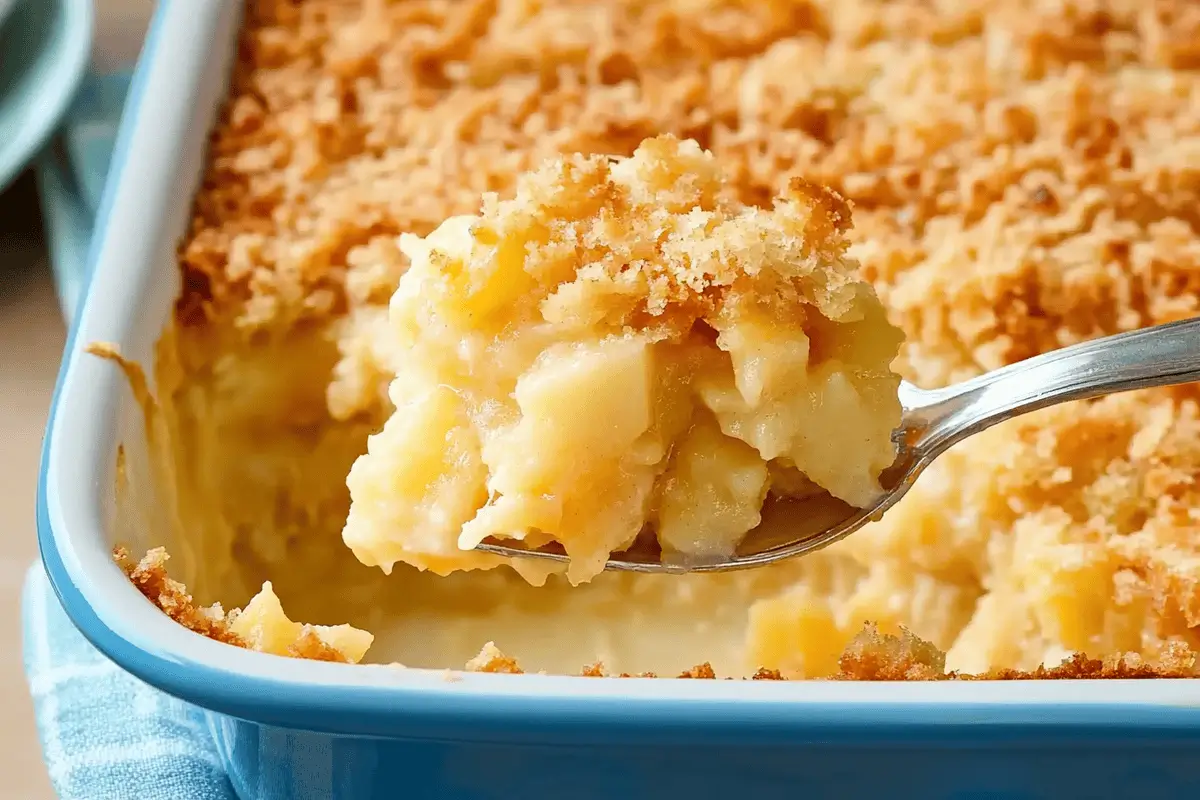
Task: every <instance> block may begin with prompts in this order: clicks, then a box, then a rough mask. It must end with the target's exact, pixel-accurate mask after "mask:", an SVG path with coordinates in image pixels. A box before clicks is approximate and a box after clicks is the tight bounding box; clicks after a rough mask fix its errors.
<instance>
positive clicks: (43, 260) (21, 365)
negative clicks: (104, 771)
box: [0, 175, 65, 800]
mask: <svg viewBox="0 0 1200 800" xmlns="http://www.w3.org/2000/svg"><path fill="white" fill-rule="evenodd" d="M64 336H65V332H64V328H63V321H62V317H61V316H60V314H59V309H58V301H57V299H56V298H55V295H54V287H53V283H52V281H51V278H50V266H49V262H48V260H47V256H46V248H45V245H44V243H43V241H42V232H41V222H40V220H39V212H38V205H37V196H36V192H35V187H34V182H33V180H32V179H31V177H30V176H29V175H26V176H24V177H23V178H22V179H21V180H19V181H17V183H16V184H14V185H13V186H12V187H11V188H10V189H8V191H6V192H4V193H3V194H0V442H3V445H2V446H0V454H2V455H3V457H2V458H0V536H2V537H4V538H3V542H4V546H3V547H2V548H0V708H3V709H4V713H3V720H4V724H3V725H0V798H5V799H6V800H7V798H13V800H43V798H47V799H48V798H53V797H54V793H53V791H51V789H50V781H49V779H48V778H47V777H46V769H45V767H44V766H43V765H42V752H41V748H40V746H39V745H38V740H37V735H36V733H35V731H34V726H33V704H32V702H31V701H30V699H29V691H28V688H27V686H26V684H25V675H24V672H23V670H22V667H21V620H20V597H21V583H22V581H23V580H24V577H25V571H26V570H27V569H28V568H29V565H30V564H31V563H33V560H34V559H35V558H36V557H37V542H36V538H35V536H36V534H35V531H34V492H35V489H36V485H37V470H38V457H39V450H40V448H41V443H42V432H43V427H44V426H45V423H46V411H47V409H48V406H49V403H50V394H51V391H52V390H53V388H54V379H55V376H56V374H57V372H58V364H59V360H60V358H61V356H62V348H63V341H64Z"/></svg>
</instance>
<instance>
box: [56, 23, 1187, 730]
mask: <svg viewBox="0 0 1200 800" xmlns="http://www.w3.org/2000/svg"><path fill="white" fill-rule="evenodd" d="M168 6H170V3H163V4H160V6H159V8H158V10H157V11H156V13H155V17H154V20H153V21H152V23H151V26H150V30H149V33H148V36H147V41H146V45H145V48H144V50H143V55H142V58H141V59H140V60H139V63H138V67H137V70H136V72H135V74H134V78H133V83H132V86H131V90H130V99H129V106H128V107H129V109H130V110H131V111H130V113H127V114H125V115H124V117H123V119H122V122H121V126H120V131H119V133H118V136H117V141H116V146H115V149H114V154H113V161H112V164H113V166H112V171H111V175H110V180H109V181H108V182H107V185H106V187H105V190H104V195H103V198H102V201H101V205H100V209H99V212H98V214H97V225H96V228H95V230H97V231H103V230H104V229H105V227H106V226H107V224H108V221H109V218H110V215H111V211H112V204H113V197H114V195H115V190H114V187H115V186H116V185H117V184H118V183H119V182H120V176H121V173H122V172H123V171H124V169H125V165H126V163H127V161H128V159H129V155H130V140H131V138H132V129H133V122H132V121H133V120H134V119H136V117H137V116H138V109H139V107H140V106H141V105H142V103H143V101H144V90H145V84H146V74H147V72H148V66H147V65H148V64H149V63H151V61H152V60H153V56H154V53H155V51H156V49H157V47H158V46H159V44H160V33H161V24H160V23H161V21H162V18H163V17H164V16H165V13H166V8H167V7H168ZM101 239H102V237H101V236H94V237H93V239H92V243H91V245H90V247H89V252H88V270H87V277H86V278H85V285H84V292H85V294H86V293H87V292H88V291H89V290H90V284H91V280H92V274H93V272H94V270H93V267H94V265H95V262H96V259H97V255H98V251H99V248H98V243H99V242H100V241H101ZM84 306H85V303H83V302H80V303H79V305H78V308H77V310H76V316H75V320H74V322H75V323H76V324H73V325H72V326H71V330H70V332H69V333H68V341H67V345H66V355H65V357H64V359H63V364H62V367H61V368H60V371H59V375H58V381H57V384H56V386H55V390H54V397H53V402H52V405H51V409H50V418H49V420H48V423H47V435H46V437H45V440H44V442H43V447H42V457H41V466H40V470H39V476H38V494H37V524H38V543H39V548H40V550H41V555H42V560H43V563H44V565H45V567H46V571H47V574H48V576H49V578H50V583H51V585H52V587H53V588H54V591H55V593H56V594H57V596H58V598H59V600H60V602H62V604H63V607H64V609H65V611H66V612H67V615H68V616H69V617H70V619H71V620H72V622H73V623H74V624H75V625H76V626H77V627H78V628H79V629H80V631H81V632H82V633H83V635H84V636H85V637H86V638H87V639H88V640H89V641H90V642H91V643H92V644H93V645H95V646H96V647H97V648H98V649H99V650H100V651H101V652H103V653H104V654H105V655H107V656H108V657H109V658H111V659H112V660H113V661H114V662H116V663H117V664H118V665H120V666H121V667H122V668H124V669H126V670H127V671H129V672H130V673H132V674H133V675H135V676H137V677H138V678H140V679H142V680H144V681H146V682H147V683H149V684H151V685H153V686H155V687H157V688H158V689H160V690H162V691H165V692H167V693H168V694H171V695H174V696H176V697H179V698H181V699H183V700H185V701H188V702H190V703H193V704H195V705H197V706H200V707H202V708H205V709H208V710H211V711H215V712H218V713H222V714H227V715H230V716H234V717H238V718H241V719H246V720H251V721H254V722H258V723H262V724H269V725H279V726H282V727H287V728H297V729H303V730H309V731H315V732H325V733H334V734H345V735H361V736H380V737H385V738H409V739H420V740H443V741H458V742H464V741H472V742H503V743H508V744H512V743H517V742H531V743H533V742H536V743H543V744H545V743H552V744H560V745H568V744H576V745H578V744H586V743H592V744H602V745H617V746H635V745H643V744H657V745H660V746H661V745H666V744H671V745H687V744H697V745H715V744H724V745H727V746H738V747H770V746H784V745H798V744H823V745H839V746H860V747H869V746H879V745H880V744H886V745H890V746H916V745H923V746H930V745H932V746H937V747H944V748H964V747H979V746H988V747H1013V748H1022V749H1027V748H1028V747H1030V746H1031V745H1033V744H1036V745H1037V746H1038V747H1078V746H1080V745H1083V744H1086V745H1087V746H1092V747H1095V746H1113V747H1117V746H1120V747H1122V748H1128V747H1129V746H1131V745H1139V746H1159V747H1160V746H1162V745H1163V744H1164V741H1170V742H1176V743H1184V742H1186V743H1189V744H1190V743H1195V742H1200V707H1193V706H1183V705H1169V704H1159V703H1144V704H1143V703H1118V702H1047V703H1041V702H1037V703H1035V702H1013V703H986V702H977V701H975V702H965V703H958V704H954V703H946V702H936V703H920V702H903V703H879V704H869V703H847V702H828V701H821V702H812V701H807V700H805V701H792V700H786V699H781V700H780V701H779V702H770V703H762V702H754V703H742V702H739V701H736V700H729V699H727V698H722V699H695V698H670V697H663V698H656V697H644V696H639V697H626V696H621V695H603V696H597V695H588V694H586V693H581V694H580V695H578V696H562V695H556V696H546V697H543V696H539V695H538V694H537V693H536V691H533V690H532V689H533V688H534V687H536V683H532V681H536V680H537V677H536V676H525V677H514V676H479V677H481V678H489V679H493V678H494V679H497V680H518V681H520V680H529V681H531V683H530V684H529V686H530V687H531V691H530V692H529V693H513V694H496V695H481V694H478V693H461V692H455V691H454V690H453V685H452V684H446V686H445V687H444V688H436V687H435V688H433V689H431V688H429V687H428V686H421V687H414V686H408V685H403V684H400V685H351V684H341V685H337V684H335V685H324V684H322V685H305V684H304V683H299V682H287V681H276V680H271V679H269V678H264V677H260V676H256V675H245V674H241V673H239V672H237V671H236V670H234V669H232V668H226V667H223V666H213V665H210V664H204V663H197V662H195V661H192V660H190V659H188V658H186V657H182V656H180V654H178V653H175V652H172V651H171V650H170V649H168V648H166V647H164V646H160V645H157V644H155V643H154V642H149V643H147V644H146V645H145V646H139V645H136V644H134V643H133V642H131V641H130V640H128V639H126V638H125V637H123V636H122V635H121V634H120V633H118V632H117V631H116V630H114V629H113V627H111V625H110V623H109V622H108V621H107V620H106V619H105V617H104V615H103V614H101V613H100V612H98V611H97V609H95V608H93V607H92V606H91V605H90V603H89V601H88V598H87V596H86V594H85V591H84V590H83V589H81V588H80V587H79V586H77V585H75V583H74V582H73V580H72V578H71V575H70V573H69V571H68V569H67V567H66V565H65V563H64V559H63V555H62V552H61V551H60V550H59V542H58V540H57V538H56V536H55V535H54V532H53V530H52V528H51V521H50V514H49V506H48V503H47V488H46V487H47V479H48V473H49V453H50V451H51V447H50V444H51V437H52V436H53V431H54V422H55V418H56V415H57V412H58V409H59V400H60V393H61V391H62V387H63V382H64V376H65V375H66V374H67V373H68V371H69V370H70V368H71V363H72V361H73V354H74V353H75V348H74V344H75V339H76V335H77V330H78V324H77V323H78V320H79V317H80V316H81V315H82V313H83V309H84ZM107 613H109V614H111V613H112V611H111V610H109V612H107ZM164 620H165V617H164ZM172 624H173V623H172ZM206 644H207V645H211V646H212V647H214V648H220V647H228V646H227V645H221V644H218V643H216V642H211V641H210V642H207V643H206ZM234 656H240V657H261V658H269V657H268V656H262V655H261V654H255V653H248V652H244V651H239V652H237V653H236V654H235V653H231V654H230V658H229V662H230V663H234V664H236V662H237V658H236V657H234ZM316 667H329V668H334V667H336V665H315V666H314V668H316ZM352 669H366V667H357V668H352ZM570 680H578V681H581V682H587V683H589V684H590V683H594V682H595V679H594V678H575V679H570ZM628 680H633V681H636V680H637V679H628ZM764 683H765V682H764ZM975 685H976V686H978V684H975ZM581 686H582V684H581ZM961 686H963V687H964V688H965V686H966V685H961ZM760 688H762V685H761V684H760ZM1123 752H1124V750H1123Z"/></svg>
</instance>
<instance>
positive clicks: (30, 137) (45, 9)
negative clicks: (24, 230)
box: [0, 0, 92, 191]
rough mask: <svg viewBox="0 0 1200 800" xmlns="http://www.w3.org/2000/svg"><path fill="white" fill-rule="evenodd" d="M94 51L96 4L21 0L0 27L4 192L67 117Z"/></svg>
mask: <svg viewBox="0 0 1200 800" xmlns="http://www.w3.org/2000/svg"><path fill="white" fill-rule="evenodd" d="M4 3H5V0H0V6H3V5H4ZM91 48H92V2H91V0H17V4H16V7H15V8H14V9H13V10H12V12H11V14H10V15H9V16H8V18H7V19H6V20H5V21H4V24H3V26H2V27H0V191H3V190H4V189H5V187H7V186H8V184H9V183H11V182H12V180H13V178H15V177H16V176H17V174H18V173H19V172H20V171H21V170H22V169H23V168H24V167H25V165H26V164H28V163H29V161H30V160H31V159H32V158H33V157H34V155H35V154H36V153H37V152H38V150H39V149H41V147H42V145H44V144H45V143H46V140H47V139H48V138H49V137H50V134H51V133H52V132H53V131H54V128H55V127H56V126H57V125H58V123H59V121H60V120H61V119H62V116H63V114H64V113H66V110H67V106H68V105H69V104H70V102H71V98H72V97H73V96H74V95H75V90H76V89H77V88H78V87H79V81H80V80H81V79H82V78H83V73H84V70H85V69H86V68H87V64H88V59H89V56H90V55H91Z"/></svg>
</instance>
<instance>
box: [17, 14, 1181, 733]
mask: <svg viewBox="0 0 1200 800" xmlns="http://www.w3.org/2000/svg"><path fill="white" fill-rule="evenodd" d="M239 13H240V3H239V2H235V0H220V2H216V1H214V2H213V3H205V4H201V5H199V6H198V5H197V4H194V3H190V2H183V3H181V2H171V1H170V0H166V1H165V2H163V3H161V4H160V5H159V8H158V11H157V12H156V14H155V18H154V21H153V23H152V25H151V29H150V33H149V35H148V38H147V43H146V45H145V48H144V50H143V53H142V57H141V59H140V61H139V65H138V69H137V72H136V75H135V78H134V81H133V86H132V90H131V93H130V101H129V104H128V106H127V111H126V114H125V117H124V119H123V121H122V125H121V131H120V135H119V137H118V140H117V148H116V152H115V154H114V157H113V167H112V174H111V176H110V180H109V181H108V185H107V186H106V188H105V193H104V198H103V201H102V204H101V208H100V212H99V217H98V224H97V226H96V230H97V234H96V236H95V239H94V241H93V242H92V247H91V251H90V253H89V258H88V263H89V273H90V275H89V280H88V289H87V293H86V297H85V298H84V300H83V302H82V303H81V304H80V310H79V313H78V316H77V318H76V320H75V324H74V325H73V326H72V330H71V333H70V335H69V339H68V344H67V348H66V353H65V356H64V360H63V366H62V369H61V371H60V374H59V379H58V385H57V387H56V389H55V394H54V401H53V407H52V409H51V412H50V420H49V423H48V427H47V435H46V439H45V442H44V444H43V452H42V463H41V474H40V478H39V485H38V497H37V519H38V539H39V545H40V548H41V553H42V558H43V561H44V563H45V566H46V570H47V572H48V574H49V577H50V581H51V584H52V585H53V586H54V589H55V591H56V593H57V594H58V596H59V598H60V599H61V601H62V603H63V605H64V607H65V609H66V611H67V614H68V615H69V616H70V618H71V619H72V620H73V621H74V623H75V624H76V625H77V626H78V627H79V628H80V630H81V631H82V632H83V634H84V635H85V636H86V637H87V638H88V639H89V640H90V641H91V642H92V643H93V644H94V645H95V646H96V647H98V648H99V649H100V650H101V651H102V652H104V653H105V654H106V655H107V656H109V657H110V658H112V659H113V660H114V661H115V662H116V663H118V664H119V665H121V666H122V667H123V668H125V669H127V670H128V671H130V672H131V673H133V674H135V675H137V676H138V677H139V678H141V679H143V680H145V681H146V682H148V683H150V684H152V685H154V686H156V687H158V688H160V689H162V690H164V691H166V692H168V693H170V694H173V695H175V696H178V697H180V698H183V699H184V700H187V701H189V702H192V703H195V704H197V705H199V706H202V707H204V708H207V709H210V710H213V711H217V712H221V713H227V714H231V715H233V716H237V717H241V718H244V719H250V720H254V721H258V722H262V723H266V724H279V725H285V726H290V727H301V728H306V729H308V730H317V731H322V730H323V731H328V732H335V733H345V734H356V733H358V734H364V735H383V736H406V735H419V736H421V737H437V736H439V735H446V736H453V737H454V738H459V739H461V738H471V739H475V740H487V739H489V738H500V737H502V738H503V739H504V740H506V741H513V740H514V739H520V738H522V737H525V736H528V737H538V738H541V737H544V736H545V735H546V734H547V732H548V731H551V730H553V732H554V735H555V737H558V738H561V737H562V736H564V735H569V736H572V737H573V738H576V739H579V738H583V739H587V738H589V737H593V736H595V737H598V738H599V739H604V738H607V739H610V740H611V738H612V735H613V734H617V733H619V735H620V737H621V739H622V741H624V742H626V743H629V744H633V743H636V742H637V741H638V740H639V739H640V738H642V737H645V739H644V740H645V741H650V740H651V738H653V740H654V741H661V739H662V736H663V735H664V732H671V733H673V735H674V736H675V740H676V741H682V740H687V739H689V738H693V737H695V738H703V740H704V741H706V742H713V741H714V739H716V738H720V737H722V736H730V737H736V739H737V740H738V741H740V742H742V743H743V744H748V743H751V742H752V741H753V740H754V739H755V738H758V737H761V738H762V740H763V741H771V742H774V743H776V744H778V743H780V741H781V737H782V738H783V739H788V738H791V739H796V738H797V737H813V736H820V737H821V740H822V741H831V740H833V739H837V738H839V737H841V736H845V737H847V738H851V737H852V738H853V739H854V740H855V741H859V742H862V741H863V737H864V736H867V737H868V738H870V737H872V736H881V737H890V738H893V739H894V738H897V737H899V736H904V737H910V736H912V735H913V734H914V733H915V732H917V731H919V730H925V731H926V732H927V733H928V735H929V736H932V737H941V736H945V737H946V740H947V741H950V740H951V739H952V738H954V737H958V736H961V733H957V734H955V733H951V731H953V730H959V731H961V729H962V726H965V725H972V726H975V727H973V730H978V726H979V725H980V724H981V723H982V724H984V725H985V726H988V729H989V730H993V731H996V732H999V733H997V735H1017V733H1018V732H1019V731H1020V730H1021V729H1022V728H1027V727H1028V726H1034V725H1037V726H1045V725H1056V724H1057V725H1060V726H1069V727H1071V728H1072V729H1079V731H1081V732H1087V735H1091V736H1101V737H1103V736H1104V735H1106V734H1105V731H1111V730H1113V729H1114V727H1115V726H1118V725H1119V726H1121V727H1124V728H1126V729H1127V728H1128V727H1129V726H1130V725H1144V726H1146V727H1147V728H1153V729H1155V730H1160V731H1162V730H1167V729H1175V730H1181V729H1184V728H1186V729H1189V730H1196V729H1200V682H1196V681H1173V680H1164V681H1141V682H1134V681H1105V682H1094V681H1080V682H1063V681H1053V682H1044V683H1037V682H1003V683H1001V682H997V683H986V682H981V683H953V682H950V683H924V684H921V683H913V684H879V683H835V682H785V683H780V682H769V681H758V682H755V681H697V680H662V679H624V680H597V679H595V678H582V677H556V676H538V675H524V676H511V675H475V674H468V675H462V676H456V679H455V680H447V679H446V674H445V673H443V672H438V671H432V670H419V669H411V670H410V669H401V668H395V667H383V666H350V665H344V664H328V663H319V662H312V661H303V660H297V659H285V658H279V657H276V656H268V655H264V654H261V653H254V652H250V651H246V650H241V649H238V648H234V647H230V646H228V645H224V644H220V643H217V642H214V641H211V640H208V639H205V638H203V637H201V636H198V635H196V634H193V633H191V632H190V631H188V630H186V629H184V628H183V627H181V626H179V625H177V624H175V623H174V622H172V621H171V620H169V619H168V618H167V617H166V616H165V615H163V614H162V613H160V612H159V611H158V610H157V609H156V608H153V607H152V606H151V605H150V604H149V603H146V602H145V601H144V599H143V598H142V596H141V594H139V593H138V592H137V591H136V590H135V589H134V587H132V586H131V585H130V584H129V582H128V581H127V580H126V578H125V577H124V575H123V574H122V573H121V571H120V570H119V569H118V568H117V566H116V565H115V564H114V563H113V561H112V559H111V557H110V552H109V547H110V545H109V537H108V536H106V534H105V529H106V527H107V524H106V521H105V514H104V505H105V501H104V495H105V491H106V489H105V488H104V487H105V485H108V486H111V482H108V481H106V480H105V479H104V478H103V477H102V476H105V475H108V474H110V473H111V470H112V463H113V454H114V452H115V448H116V445H117V444H118V441H117V436H118V432H117V426H116V424H115V422H114V420H115V419H116V417H117V413H118V411H119V410H120V408H121V406H122V404H123V403H127V402H131V401H130V400H129V399H128V397H127V395H128V389H127V387H126V386H125V385H124V382H123V381H122V380H121V379H119V377H118V374H117V371H116V370H114V369H112V368H111V365H108V364H105V363H102V362H101V361H100V360H99V359H93V358H87V357H81V356H80V354H81V352H82V347H83V346H84V345H85V344H86V343H88V342H91V341H113V342H116V343H118V344H120V345H121V346H122V348H123V350H124V351H125V352H126V354H127V355H129V356H130V357H132V358H134V359H136V360H143V361H145V360H148V359H149V358H150V355H151V350H150V348H151V347H152V343H153V340H154V339H155V338H156V337H157V335H158V333H159V330H161V327H157V326H161V324H162V323H163V322H165V320H166V317H167V314H168V313H169V309H170V307H171V300H172V298H173V296H174V293H175V291H176V285H175V283H173V281H174V280H177V278H175V277H174V276H175V273H174V272H172V271H171V270H168V269H166V268H165V266H164V262H165V261H166V262H167V263H169V259H170V258H171V254H172V251H173V241H167V240H166V236H167V232H169V231H171V230H182V229H183V227H182V225H183V216H182V215H186V214H187V211H188V209H187V206H188V203H189V200H190V194H191V184H192V183H194V181H195V176H196V175H198V174H199V163H198V160H199V159H200V158H201V156H202V151H203V146H204V138H205V131H206V128H207V121H208V119H210V118H211V115H212V111H213V108H215V105H216V103H217V102H218V101H219V92H220V91H221V90H222V89H223V86H224V83H223V81H224V73H223V71H222V70H223V67H222V66H221V63H220V62H222V59H221V58H218V57H217V56H218V55H220V53H221V52H224V53H225V55H226V56H228V55H229V54H230V53H231V52H232V48H233V47H234V37H235V28H236V25H237V19H238V15H239ZM218 76H219V79H218ZM214 84H217V86H216V87H215V88H214ZM181 154H182V157H181ZM189 160H190V162H191V163H186V162H189ZM171 215H180V216H178V218H175V217H172V216H171ZM171 220H174V222H175V223H177V224H176V225H175V226H174V227H173V226H172V223H171ZM168 276H171V278H168ZM92 278H94V280H92ZM154 309H158V310H159V311H160V312H161V314H160V315H159V316H158V317H155V316H154ZM989 723H995V724H994V725H989ZM889 732H890V733H889ZM606 734H607V736H606Z"/></svg>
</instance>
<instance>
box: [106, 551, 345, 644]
mask: <svg viewBox="0 0 1200 800" xmlns="http://www.w3.org/2000/svg"><path fill="white" fill-rule="evenodd" d="M167 559H168V555H167V551H166V550H164V549H163V548H161V547H157V548H155V549H153V550H150V551H149V552H147V553H146V555H145V556H143V557H142V560H141V561H137V562H135V561H133V560H132V559H131V558H130V557H129V551H127V550H126V549H125V548H123V547H117V548H115V549H114V550H113V560H114V561H116V562H117V565H118V566H119V567H120V568H121V569H122V571H124V573H125V574H126V576H128V577H129V580H130V582H131V583H133V585H134V586H136V587H137V589H138V591H139V592H141V593H142V595H143V596H144V597H145V598H146V599H147V600H149V601H150V602H151V603H153V604H154V605H156V606H158V608H160V609H162V611H163V613H165V614H166V615H167V616H168V617H170V618H171V619H173V620H175V621H176V622H178V623H179V624H180V625H182V626H184V627H185V628H187V629H188V630H190V631H194V632H195V633H198V634H200V635H201V636H207V637H208V638H210V639H214V640H216V641H218V642H224V643H225V644H231V645H233V646H235V647H245V648H247V649H250V646H249V644H248V643H247V642H246V641H244V640H243V639H242V638H241V637H240V636H238V635H237V634H236V633H234V632H233V631H232V630H230V628H229V625H230V622H232V615H233V614H234V613H235V612H236V610H235V611H231V612H228V613H226V612H225V610H224V609H222V608H221V605H220V604H219V603H216V604H213V605H211V606H201V605H199V604H198V603H196V602H195V601H193V600H192V596H191V595H190V594H188V591H187V587H186V586H184V585H183V584H182V583H180V582H179V581H176V580H174V579H172V578H171V577H170V576H169V575H168V574H167V566H166V565H167ZM288 655H290V656H291V657H293V658H306V659H309V660H312V661H334V662H339V663H340V662H345V661H347V658H346V657H345V656H344V655H342V653H341V652H340V651H338V650H337V649H336V648H333V647H330V646H329V645H328V644H326V643H325V642H323V641H321V639H320V638H319V637H318V636H317V634H316V633H315V632H314V631H313V630H311V629H310V628H307V627H306V628H304V629H303V630H302V631H301V633H300V636H299V638H298V639H297V640H296V642H295V643H293V644H291V645H289V646H288Z"/></svg>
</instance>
